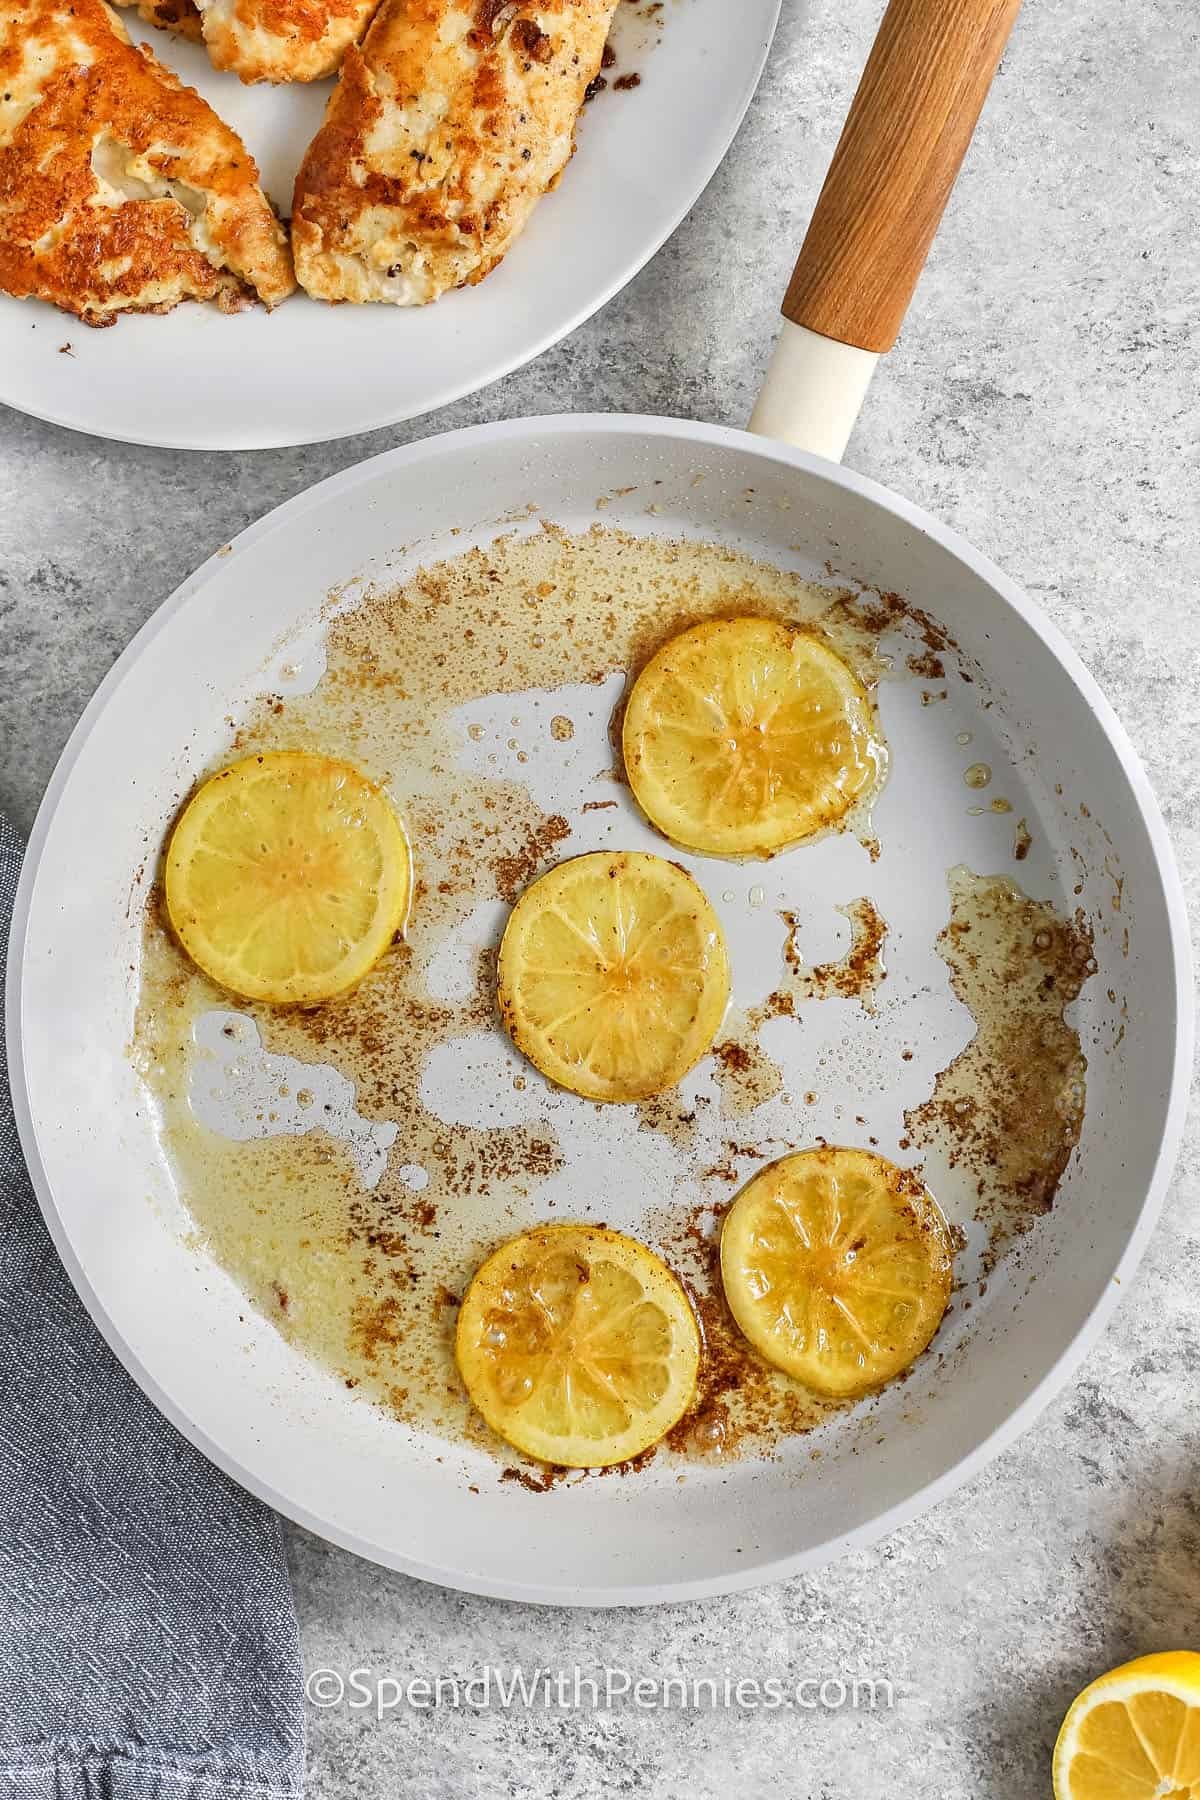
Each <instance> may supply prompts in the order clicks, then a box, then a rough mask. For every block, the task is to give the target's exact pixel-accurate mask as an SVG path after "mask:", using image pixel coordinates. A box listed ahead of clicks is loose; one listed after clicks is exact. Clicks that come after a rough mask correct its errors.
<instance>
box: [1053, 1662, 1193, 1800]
mask: <svg viewBox="0 0 1200 1800" xmlns="http://www.w3.org/2000/svg"><path fill="white" fill-rule="evenodd" d="M1054 1794H1055V1800H1196V1797H1197V1796H1200V1656H1198V1655H1197V1654H1196V1653H1195V1651H1193V1650H1167V1651H1163V1652H1161V1653H1160V1654H1159V1655H1157V1656H1139V1657H1138V1658H1137V1659H1136V1661H1134V1662H1128V1663H1124V1664H1122V1666H1121V1667H1120V1668H1119V1669H1113V1670H1111V1671H1110V1672H1109V1674H1107V1675H1101V1677H1100V1679H1099V1680H1098V1681H1093V1682H1092V1684H1091V1686H1090V1687H1085V1688H1084V1690H1083V1692H1082V1694H1080V1696H1079V1698H1078V1699H1077V1700H1076V1701H1075V1702H1074V1703H1073V1705H1072V1706H1071V1709H1070V1711H1069V1712H1068V1713H1067V1716H1066V1718H1065V1719H1064V1720H1063V1725H1062V1730H1061V1731H1060V1732H1059V1734H1058V1742H1057V1744H1055V1746H1054Z"/></svg>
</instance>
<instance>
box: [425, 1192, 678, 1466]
mask: <svg viewBox="0 0 1200 1800" xmlns="http://www.w3.org/2000/svg"><path fill="white" fill-rule="evenodd" d="M455 1354H456V1356H457V1358H458V1367H459V1372H460V1373H461V1375H462V1378H463V1381H464V1382H465V1384H466V1388H467V1392H468V1393H469V1395H470V1396H471V1400H472V1402H473V1403H474V1405H475V1406H476V1407H478V1409H479V1411H480V1412H481V1413H482V1414H483V1417H484V1418H485V1419H486V1420H487V1422H488V1424H489V1425H490V1426H491V1428H492V1430H493V1431H495V1432H498V1433H499V1435H500V1436H501V1437H502V1438H505V1439H506V1440H507V1442H508V1443H510V1444H514V1445H515V1446H516V1448H517V1449H518V1450H523V1451H524V1452H525V1454H526V1456H534V1457H537V1458H538V1459H539V1460H540V1461H542V1462H548V1463H558V1464H561V1465H562V1466H564V1467H566V1468H572V1469H592V1468H604V1467H607V1466H608V1465H609V1464H611V1463H620V1462H628V1460H629V1458H630V1457H632V1456H639V1455H640V1454H641V1452H642V1451H643V1450H648V1449H649V1448H650V1446H651V1444H656V1443H657V1442H658V1440H659V1438H661V1437H662V1436H663V1434H664V1433H665V1432H667V1431H669V1430H670V1429H671V1427H672V1425H674V1424H676V1423H677V1422H678V1420H679V1419H680V1418H682V1416H683V1414H684V1413H685V1412H686V1411H687V1409H688V1407H689V1405H690V1404H691V1401H692V1396H693V1395H694V1393H695V1390H696V1374H697V1371H698V1369H699V1367H700V1331H699V1327H698V1326H697V1324H696V1315H695V1313H694V1312H693V1311H692V1308H691V1304H690V1302H689V1301H688V1297H687V1295H686V1294H685V1293H684V1291H683V1288H682V1287H681V1286H680V1284H679V1282H678V1281H677V1280H676V1278H675V1276H674V1275H673V1274H672V1273H671V1271H670V1269H668V1267H667V1265H666V1263H664V1262H662V1261H661V1260H660V1258H659V1257H657V1256H655V1254H654V1252H653V1251H652V1250H648V1249H647V1248H646V1246H645V1244H639V1243H638V1242H637V1240H636V1239H635V1238H630V1237H623V1236H622V1235H621V1233H620V1232H618V1231H610V1230H609V1229H608V1228H607V1226H604V1225H568V1224H563V1225H542V1226H538V1227H537V1228H536V1229H535V1230H533V1231H526V1232H524V1233H523V1234H522V1235H521V1236H520V1237H516V1238H513V1239H512V1241H511V1242H510V1243H507V1244H503V1245H501V1247H500V1249H499V1250H496V1251H493V1253H492V1255H491V1256H489V1257H488V1259H487V1261H486V1262H485V1263H483V1264H482V1265H481V1267H480V1268H479V1269H478V1270H477V1271H476V1273H475V1275H474V1276H473V1278H472V1280H471V1284H470V1286H469V1287H468V1289H467V1291H466V1294H465V1295H464V1297H463V1303H462V1306H461V1308H460V1310H459V1315H458V1331H457V1337H456V1340H455Z"/></svg>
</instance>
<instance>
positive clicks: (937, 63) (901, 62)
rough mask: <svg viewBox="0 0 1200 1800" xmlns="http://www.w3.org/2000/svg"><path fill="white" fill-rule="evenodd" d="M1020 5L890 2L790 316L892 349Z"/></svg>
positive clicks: (787, 306)
mask: <svg viewBox="0 0 1200 1800" xmlns="http://www.w3.org/2000/svg"><path fill="white" fill-rule="evenodd" d="M1020 4H1021V0H891V4H890V5H889V7H888V9H887V13H886V14H885V16H884V20H883V23H882V25H881V26H880V28H879V35H878V37H877V38H876V40H875V46H874V48H873V50H872V51H871V56H870V60H869V62H868V63H867V67H866V70H865V72H864V74H863V78H862V81H861V82H860V84H859V88H858V92H857V94H856V95H855V97H854V104H853V106H852V107H851V109H850V116H849V118H848V119H847V120H846V125H845V129H844V130H843V132H842V136H841V140H840V142H839V144H838V147H837V151H836V153H835V155H834V159H833V164H832V166H831V168H830V170H829V174H828V176H827V177H826V179H825V185H824V187H823V188H822V189H821V195H820V198H819V199H818V201H817V206H816V211H815V212H814V213H813V216H812V223H811V224H810V225H809V228H808V235H807V236H806V237H805V240H804V244H803V247H802V249H801V251H800V255H799V257H798V258H797V260H796V268H795V272H794V274H793V275H792V279H791V282H790V284H789V286H788V291H787V297H786V298H785V300H784V303H783V316H784V318H785V319H790V320H791V322H792V323H793V324H795V325H802V326H804V327H806V329H807V330H809V331H814V332H817V333H819V334H820V336H822V337H825V338H832V339H834V340H835V341H836V342H837V343H840V344H849V345H853V346H854V347H855V348H857V349H860V350H870V351H875V352H879V351H883V350H890V349H891V347H892V345H893V344H894V343H895V341H896V334H897V332H898V331H899V329H900V324H901V321H902V320H903V318H904V314H905V312H906V310H907V308H908V303H909V301H910V300H911V298H912V293H913V289H914V288H915V287H916V285H917V278H918V276H919V275H920V273H921V270H922V268H923V267H924V264H925V258H926V256H927V255H928V254H929V246H930V244H931V243H932V242H933V237H934V233H935V232H936V230H937V228H938V222H939V220H940V219H941V216H942V212H943V210H944V208H945V205H946V201H947V200H948V199H949V197H950V189H951V188H952V187H953V186H954V179H955V176H956V175H957V174H958V170H959V165H960V164H961V162H962V159H963V157H964V155H965V154H966V149H967V145H968V144H969V143H970V141H971V133H972V132H973V131H974V129H975V123H976V120H977V119H978V117H979V114H980V111H981V109H982V107H983V103H984V100H985V99H986V97H987V91H988V88H989V87H990V85H991V81H992V76H993V75H994V74H995V72H996V66H997V64H998V63H999V61H1000V57H1001V54H1002V53H1003V50H1004V46H1005V43H1006V42H1007V40H1008V34H1009V32H1010V31H1011V29H1012V25H1013V20H1014V19H1015V18H1016V16H1017V11H1018V8H1019V7H1020Z"/></svg>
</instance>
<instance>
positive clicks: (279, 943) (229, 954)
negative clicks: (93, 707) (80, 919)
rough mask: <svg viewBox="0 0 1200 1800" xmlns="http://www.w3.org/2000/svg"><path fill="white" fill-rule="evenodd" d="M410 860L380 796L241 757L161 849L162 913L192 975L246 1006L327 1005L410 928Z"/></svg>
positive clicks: (286, 754)
mask: <svg viewBox="0 0 1200 1800" xmlns="http://www.w3.org/2000/svg"><path fill="white" fill-rule="evenodd" d="M410 886H411V860H410V857H409V851H408V843H407V841H406V839H405V836H404V832H403V830H402V829H401V826H400V822H399V820H398V819H397V817H396V815H395V813H394V812H393V811H392V808H391V807H390V806H389V804H388V802H387V800H386V799H385V798H384V795H383V793H382V792H381V790H380V789H379V788H377V787H376V786H375V783H374V782H372V781H368V779H367V777H366V776H365V775H363V774H360V772H359V771H358V770H357V769H355V768H353V767H352V766H351V765H350V764H349V763H345V762H338V761H337V760H335V758H333V757H331V756H316V755H312V754H310V753H309V752H308V751H304V750H273V751H267V752H264V754H263V755H261V756H248V757H246V758H245V759H244V760H243V761H242V762H236V763H233V764H232V765H231V766H230V767H229V768H228V769H222V770H221V772H220V774H218V775H214V776H212V777H211V779H210V780H208V781H206V782H205V783H204V786H203V787H202V788H200V789H199V791H198V792H197V793H196V794H195V795H193V797H192V799H191V800H190V801H189V802H188V804H187V806H186V807H185V808H184V811H183V814H182V817H181V818H180V820H179V823H178V825H176V827H175V830H174V833H173V834H172V837H171V842H170V844H169V846H168V848H167V867H166V898H167V913H168V915H169V917H170V920H171V924H172V925H173V926H174V928H175V931H176V933H177V934H178V937H179V941H180V943H181V944H182V945H183V947H184V949H185V950H186V951H187V953H188V955H189V956H190V957H191V958H192V961H193V962H195V963H196V964H198V966H199V967H200V968H201V969H203V971H204V973H205V974H206V975H208V976H211V978H212V979H213V981H216V982H218V983H219V984H220V985H221V986H222V987H224V988H228V989H229V990H230V992H231V993H234V994H240V995H242V996H243V997H244V998H246V999H248V1000H266V1001H271V1002H275V1003H277V1004H279V1005H284V1004H302V1005H303V1004H307V1005H312V1004H313V1003H315V1002H316V1001H319V1000H328V999H329V998H330V997H331V996H332V995H334V994H340V993H342V992H343V991H344V990H345V989H346V988H350V987H353V986H354V985H355V983H356V982H358V981H361V980H362V978H363V976H364V975H365V974H366V973H367V971H368V969H370V968H371V967H372V965H373V964H374V963H376V962H378V960H379V958H380V957H381V956H382V955H383V953H384V951H385V950H386V949H387V947H388V945H389V944H390V943H391V942H392V939H393V938H394V937H395V935H396V933H397V932H398V931H399V930H400V929H401V927H402V926H403V924H404V920H405V916H406V914H407V911H408V898H409V889H410Z"/></svg>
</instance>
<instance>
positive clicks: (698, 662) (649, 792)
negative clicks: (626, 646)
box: [622, 619, 887, 857]
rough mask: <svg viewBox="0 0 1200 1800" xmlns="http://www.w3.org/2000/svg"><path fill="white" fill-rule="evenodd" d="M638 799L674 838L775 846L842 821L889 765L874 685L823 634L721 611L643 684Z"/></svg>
mask: <svg viewBox="0 0 1200 1800" xmlns="http://www.w3.org/2000/svg"><path fill="white" fill-rule="evenodd" d="M622 749H623V753H624V758H625V771H626V774H627V775H628V777H629V784H630V786H631V787H632V789H633V792H634V796H635V798H636V799H637V802H638V805H639V806H640V807H641V808H642V811H643V812H644V813H645V814H646V817H647V818H648V819H649V820H650V822H651V824H653V825H655V826H657V827H658V829H659V830H660V831H661V832H663V833H664V835H665V836H666V837H668V838H670V839H671V841H672V843H675V844H681V845H683V846H684V848H686V849H689V850H702V851H705V852H707V854H708V855H710V856H728V857H765V856H774V855H775V854H776V853H777V852H778V851H780V850H786V849H788V848H789V847H790V846H791V845H793V844H798V843H800V842H801V841H802V840H803V839H805V838H810V837H814V836H815V835H817V834H818V833H820V832H823V831H827V830H829V829H830V828H831V827H833V826H835V825H837V824H838V823H839V822H840V821H841V820H843V819H844V818H845V816H846V814H847V813H848V812H849V811H850V809H851V807H852V806H854V804H855V802H856V801H859V800H862V799H864V797H867V796H869V795H870V793H872V792H873V791H874V790H875V789H876V788H878V786H879V784H880V782H881V781H882V779H883V776H884V773H885V770H886V765H887V750H886V747H885V745H884V742H883V739H882V737H881V736H880V734H879V730H878V726H877V724H876V720H875V712H874V708H873V707H872V705H871V699H870V695H869V694H868V693H867V690H866V688H865V687H864V686H863V684H862V682H861V681H860V680H859V678H858V676H857V675H856V674H855V673H854V671H853V670H852V669H851V668H849V666H848V665H847V664H846V663H844V662H843V661H842V659H841V657H840V656H838V655H837V654H836V652H835V651H833V650H831V649H830V647H829V645H828V644H826V643H825V642H824V641H823V640H822V639H821V638H819V637H816V636H814V634H813V633H812V632H809V631H803V630H799V629H797V628H796V627H794V626H789V625H781V624H779V623H778V622H777V621H775V620H772V619H714V620H710V621H709V622H708V623H706V624H703V625H694V626H692V628H691V629H690V630H688V631H684V632H681V633H680V635H679V636H678V637H675V638H672V639H671V641H670V643H668V644H666V645H664V646H663V648H662V649H661V650H660V651H658V653H657V654H656V655H655V656H653V657H652V658H651V660H650V661H649V662H648V663H647V665H646V667H645V668H644V669H643V670H642V672H641V674H640V675H639V676H638V678H637V680H636V681H635V682H634V685H633V691H632V692H631V694H630V696H629V704H628V706H627V707H626V709H625V722H624V726H623V728H622Z"/></svg>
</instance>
